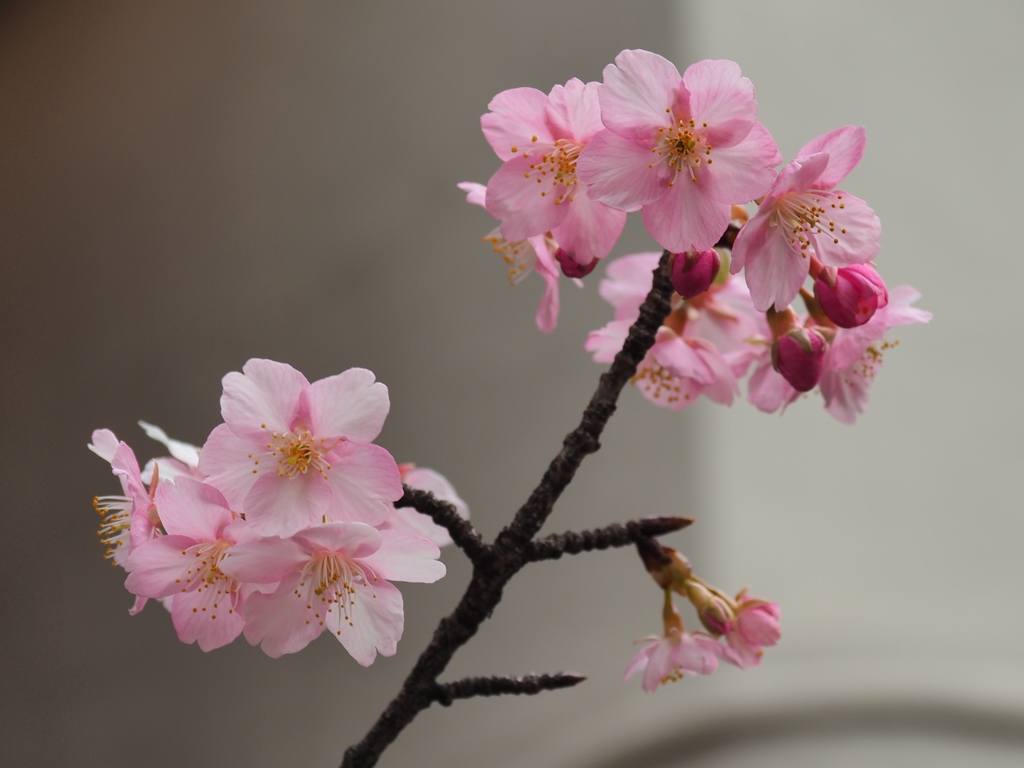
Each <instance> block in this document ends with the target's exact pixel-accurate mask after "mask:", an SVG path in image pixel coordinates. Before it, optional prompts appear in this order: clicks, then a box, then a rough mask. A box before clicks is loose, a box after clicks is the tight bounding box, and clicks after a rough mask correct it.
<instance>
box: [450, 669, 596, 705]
mask: <svg viewBox="0 0 1024 768" xmlns="http://www.w3.org/2000/svg"><path fill="white" fill-rule="evenodd" d="M586 679H587V678H586V676H585V675H577V674H575V673H573V672H559V673H557V674H554V675H522V676H520V677H466V678H463V679H462V680H456V681H454V682H451V683H436V684H435V685H434V687H433V688H432V689H431V698H432V699H433V700H434V701H436V702H437V703H439V704H440V705H441V706H443V707H449V706H451V704H452V701H454V700H455V699H469V698H473V697H474V696H503V695H507V694H517V695H533V694H536V693H540V692H541V691H554V690H558V689H559V688H571V687H572V686H574V685H579V684H580V683H582V682H583V681H584V680H586Z"/></svg>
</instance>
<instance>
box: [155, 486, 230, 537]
mask: <svg viewBox="0 0 1024 768" xmlns="http://www.w3.org/2000/svg"><path fill="white" fill-rule="evenodd" d="M155 500H156V506H157V509H158V510H160V522H161V523H163V526H164V530H166V531H167V533H170V534H180V535H183V536H191V537H192V538H193V539H195V540H196V541H216V540H217V539H219V538H220V535H221V532H222V531H223V530H224V528H225V527H227V526H228V524H230V523H231V520H232V515H231V512H230V510H229V509H228V503H227V500H226V499H225V498H224V494H222V493H221V492H220V491H218V490H217V489H216V488H214V487H213V486H212V485H207V484H206V483H200V482H198V481H196V480H193V479H192V478H190V477H181V478H178V480H177V481H176V482H174V483H160V484H159V486H158V487H157V490H156V499H155Z"/></svg>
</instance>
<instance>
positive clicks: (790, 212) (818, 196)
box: [768, 191, 846, 258]
mask: <svg viewBox="0 0 1024 768" xmlns="http://www.w3.org/2000/svg"><path fill="white" fill-rule="evenodd" d="M826 206H827V207H826ZM845 207H846V204H845V203H844V202H843V196H842V195H837V194H835V193H834V192H815V191H811V192H793V193H790V194H788V195H783V196H782V197H780V198H779V199H778V201H777V202H776V204H775V211H774V212H773V213H772V215H771V218H770V219H769V220H768V223H769V226H772V227H784V228H785V230H786V231H787V232H788V238H789V245H790V247H791V248H792V249H793V250H795V251H799V253H800V255H801V256H803V257H805V258H806V257H807V253H808V251H810V252H813V253H817V251H816V249H815V247H814V240H815V238H817V237H818V236H825V237H828V238H831V239H832V243H833V244H834V245H838V244H839V237H840V236H841V235H845V234H846V229H844V228H842V227H838V228H837V227H836V223H835V221H833V220H832V219H831V218H829V214H828V212H829V211H830V210H832V209H838V208H845ZM819 255H820V254H819Z"/></svg>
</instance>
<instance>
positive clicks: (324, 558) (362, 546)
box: [220, 523, 445, 666]
mask: <svg viewBox="0 0 1024 768" xmlns="http://www.w3.org/2000/svg"><path fill="white" fill-rule="evenodd" d="M439 555H440V550H438V548H437V547H436V546H435V545H434V544H432V543H430V542H429V541H427V540H426V539H422V538H419V537H415V536H408V535H406V534H404V533H401V532H399V531H394V530H385V531H378V530H377V529H375V528H373V527H371V526H369V525H364V524H362V523H326V524H324V525H317V526H313V527H310V528H306V529H305V530H303V531H301V532H300V533H297V534H295V535H294V536H291V537H290V538H285V539H282V538H278V537H276V536H274V537H268V538H264V539H261V540H259V541H252V542H246V543H241V544H238V545H237V546H235V547H234V548H232V549H231V550H230V551H229V552H228V553H227V555H226V556H225V557H224V559H223V560H222V561H221V566H220V567H221V569H222V570H223V571H224V572H226V573H228V574H230V575H231V576H232V577H234V578H236V579H238V580H240V581H243V582H250V583H256V584H267V583H273V582H279V586H278V587H277V589H276V591H274V592H273V594H261V593H257V594H253V595H252V596H250V597H249V598H248V599H247V601H246V606H245V616H246V623H245V630H244V631H245V637H246V639H247V640H248V641H249V642H250V643H251V644H253V645H257V644H259V645H260V646H261V647H262V648H263V651H264V652H265V653H266V654H267V655H268V656H271V657H274V658H276V657H278V656H282V655H284V654H286V653H295V652H296V651H300V650H302V649H303V648H305V647H306V646H307V645H308V644H309V643H310V642H312V641H313V640H314V639H316V637H317V636H319V635H320V633H321V632H323V631H324V630H325V629H326V630H328V631H330V632H331V633H332V634H334V636H335V637H336V638H337V639H338V641H339V642H341V644H342V645H343V646H344V647H345V649H346V650H347V651H348V652H349V653H350V654H351V655H352V658H354V659H355V660H356V661H357V662H359V663H360V664H362V665H363V666H369V665H370V664H372V663H373V661H374V659H375V658H376V657H377V653H378V652H379V653H381V654H382V655H384V656H391V655H393V654H394V653H395V651H396V650H397V644H398V640H399V639H400V638H401V636H402V630H403V623H404V618H403V606H402V594H401V593H400V592H399V591H398V589H397V588H396V587H394V586H393V585H392V584H391V581H416V582H424V583H432V582H434V581H437V580H438V579H440V578H441V577H442V576H444V574H445V567H444V564H443V563H441V562H438V560H437V558H438V556H439Z"/></svg>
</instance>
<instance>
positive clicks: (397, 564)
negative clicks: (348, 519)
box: [362, 530, 445, 584]
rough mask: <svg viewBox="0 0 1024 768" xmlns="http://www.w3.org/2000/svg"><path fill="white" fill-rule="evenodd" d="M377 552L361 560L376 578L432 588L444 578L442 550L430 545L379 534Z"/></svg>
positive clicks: (393, 534)
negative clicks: (380, 537) (417, 583)
mask: <svg viewBox="0 0 1024 768" xmlns="http://www.w3.org/2000/svg"><path fill="white" fill-rule="evenodd" d="M381 536H382V537H383V539H382V543H381V546H380V549H378V550H377V551H376V552H374V553H373V554H371V555H367V556H365V557H363V558H362V561H363V562H364V563H365V564H366V565H368V566H369V567H370V568H372V569H373V570H374V573H376V574H377V576H378V577H379V578H382V579H387V580H388V581H414V582H420V583H423V584H433V583H434V582H435V581H437V580H438V579H440V578H442V577H443V576H444V575H445V567H444V563H442V562H441V561H439V560H438V559H437V558H439V557H440V556H441V550H440V549H438V548H437V545H436V544H434V543H433V542H430V541H427V540H426V539H422V538H420V537H418V536H409V535H408V534H405V533H402V532H401V531H394V530H384V531H381Z"/></svg>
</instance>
